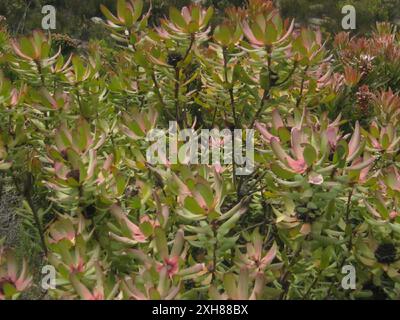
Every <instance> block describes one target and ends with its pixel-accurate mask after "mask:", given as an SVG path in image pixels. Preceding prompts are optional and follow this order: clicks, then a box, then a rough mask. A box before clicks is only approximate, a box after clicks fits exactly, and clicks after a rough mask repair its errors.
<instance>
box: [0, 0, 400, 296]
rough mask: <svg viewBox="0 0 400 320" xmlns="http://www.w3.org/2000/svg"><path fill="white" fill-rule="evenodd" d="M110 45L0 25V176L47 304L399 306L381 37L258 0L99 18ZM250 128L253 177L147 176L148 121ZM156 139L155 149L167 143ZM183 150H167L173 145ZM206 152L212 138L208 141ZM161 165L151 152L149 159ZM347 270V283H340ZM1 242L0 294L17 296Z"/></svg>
mask: <svg viewBox="0 0 400 320" xmlns="http://www.w3.org/2000/svg"><path fill="white" fill-rule="evenodd" d="M101 11H102V13H103V14H104V16H105V19H104V20H103V21H102V22H101V24H102V25H103V26H104V28H106V30H108V32H109V33H110V34H111V38H112V41H113V42H110V43H112V44H113V45H111V46H108V45H107V44H106V43H105V42H103V41H101V42H91V43H90V44H89V46H88V51H87V52H85V53H82V54H78V53H76V52H75V53H72V54H70V53H69V52H64V50H61V49H62V48H59V47H58V46H57V45H54V43H52V40H51V38H50V39H49V38H48V37H47V36H45V35H44V34H43V33H41V32H38V31H36V32H34V33H33V34H32V35H31V36H28V37H20V38H18V39H14V38H11V37H10V35H9V34H8V33H7V30H6V28H5V27H3V28H2V30H1V32H0V42H1V45H2V46H1V48H2V49H1V53H0V54H1V55H0V61H1V64H2V65H1V68H2V73H3V75H2V76H1V78H0V124H1V125H0V170H1V173H2V175H3V179H7V178H9V179H10V180H12V181H13V182H14V184H15V187H16V189H17V190H18V191H19V193H20V195H21V196H22V197H23V198H24V202H23V207H22V208H21V210H20V216H21V217H23V220H24V225H25V227H24V229H25V232H26V233H27V234H28V235H29V236H30V237H31V243H32V248H34V249H33V250H37V251H40V252H42V254H43V256H42V258H43V264H49V265H52V266H54V267H55V269H56V272H57V273H56V275H57V286H56V288H55V289H50V290H48V292H47V294H48V295H49V296H50V297H52V298H62V299H79V298H81V299H342V298H349V299H359V298H376V299H379V298H390V299H395V298H399V296H400V274H399V272H398V270H399V268H400V262H399V252H398V244H399V241H400V225H399V222H400V216H399V213H400V208H399V206H400V202H399V201H400V173H399V164H400V152H399V151H400V136H399V127H398V121H399V119H400V97H399V96H398V95H397V91H398V90H399V77H400V69H399V59H398V57H399V55H400V43H399V39H398V33H397V31H396V30H395V29H394V28H393V27H392V26H391V25H389V24H379V25H378V26H377V29H376V31H375V32H374V34H373V35H372V37H371V38H362V37H357V38H351V37H350V36H349V34H347V33H340V34H338V35H337V36H336V39H335V45H334V46H333V47H334V48H335V49H334V51H332V52H330V51H328V49H327V48H326V47H325V42H324V39H323V38H322V35H321V33H320V32H319V31H313V30H309V29H307V28H303V29H295V28H294V22H293V21H292V20H284V19H282V18H281V17H280V15H279V12H278V11H277V10H276V9H275V8H274V6H273V4H272V2H270V1H265V0H250V1H249V3H248V5H247V6H246V7H242V8H230V9H228V10H227V12H226V15H225V17H224V19H223V20H222V21H221V22H220V24H219V25H218V26H216V28H215V29H214V30H213V31H211V28H210V27H209V22H210V19H212V16H213V11H214V10H213V8H212V7H209V8H202V7H200V6H199V5H191V6H189V7H184V8H182V10H178V9H176V8H174V7H171V8H170V9H169V17H168V18H165V19H162V20H161V21H160V22H159V24H158V25H157V26H156V27H152V26H149V25H148V21H149V19H150V17H151V12H150V11H146V10H144V9H143V2H142V1H141V0H129V1H126V0H118V1H117V6H116V9H115V11H113V10H109V9H107V7H105V6H102V7H101ZM172 120H176V121H177V122H178V124H179V128H180V129H181V130H182V129H184V128H194V129H195V130H200V129H211V128H219V129H224V128H229V129H230V130H232V129H249V128H255V129H256V135H255V148H256V151H255V160H254V161H255V170H254V172H253V173H252V174H251V175H247V176H246V175H244V176H239V175H236V171H235V167H234V166H233V165H224V164H214V165H200V164H182V163H181V164H171V163H168V162H167V163H166V164H165V165H163V164H156V165H154V164H151V163H149V162H148V161H147V160H146V152H147V151H148V150H149V147H150V146H151V142H149V141H148V139H146V135H147V133H149V132H150V130H151V129H153V128H168V125H169V121H172ZM169 138H170V139H171V137H169ZM180 143H181V144H183V142H180ZM215 143H217V144H218V143H219V142H218V141H215ZM160 156H162V155H160ZM346 265H352V266H354V268H355V270H356V275H357V278H356V281H357V283H356V289H355V290H344V289H343V288H342V287H341V285H340V284H341V281H342V277H343V276H344V275H343V274H342V272H341V271H342V267H343V266H346ZM29 269H30V268H29V267H28V266H27V264H26V263H25V262H23V261H19V259H15V258H14V256H13V252H12V250H10V249H5V248H2V249H1V250H0V299H13V298H14V299H15V298H18V297H19V296H20V294H21V293H22V292H23V291H25V290H27V289H28V288H29V287H30V286H32V285H33V283H34V281H33V280H32V278H31V275H32V272H29Z"/></svg>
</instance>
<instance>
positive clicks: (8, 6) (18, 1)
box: [0, 0, 400, 40]
mask: <svg viewBox="0 0 400 320" xmlns="http://www.w3.org/2000/svg"><path fill="white" fill-rule="evenodd" d="M115 2H116V1H115V0H85V1H82V0H1V1H0V15H1V16H4V17H6V21H7V24H8V26H9V30H10V31H11V33H12V34H23V33H29V32H31V31H32V30H34V29H38V28H40V27H41V20H42V17H43V15H42V13H41V8H42V7H43V6H44V5H46V4H49V5H54V6H55V7H56V8H57V30H56V32H57V33H61V34H67V35H69V36H71V37H73V38H75V39H80V40H88V39H93V38H103V37H104V36H105V34H104V30H103V28H101V27H100V26H98V25H96V24H94V23H93V22H92V20H91V18H92V17H96V16H97V17H101V16H102V15H101V12H100V9H99V6H100V4H101V3H103V4H105V5H106V6H107V7H109V8H113V7H114V6H115ZM147 2H148V5H149V3H150V1H147ZM190 2H191V1H189V0H152V4H153V15H152V18H151V22H152V23H154V22H156V21H157V20H158V18H160V17H162V16H163V15H166V14H168V7H169V6H176V7H182V6H184V5H187V4H189V3H190ZM200 2H202V3H203V4H204V5H213V6H214V7H215V8H217V9H218V10H220V11H222V10H224V9H225V8H227V7H229V6H232V5H234V6H238V5H242V4H244V3H245V2H246V1H244V0H203V1H200ZM275 2H276V4H278V6H279V7H280V8H281V10H282V14H283V15H284V16H286V17H294V18H296V21H297V22H298V23H299V24H303V25H305V24H316V25H321V26H322V27H323V28H324V29H325V30H327V31H329V32H337V31H340V27H341V19H342V17H343V15H342V13H341V8H342V7H343V6H344V5H346V4H352V5H354V6H355V8H356V10H357V30H356V32H357V33H366V32H369V31H370V30H372V28H373V27H374V26H375V22H377V21H392V22H395V23H400V0H275ZM218 17H219V15H218V14H216V15H215V19H218Z"/></svg>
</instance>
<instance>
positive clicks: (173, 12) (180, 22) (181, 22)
mask: <svg viewBox="0 0 400 320" xmlns="http://www.w3.org/2000/svg"><path fill="white" fill-rule="evenodd" d="M169 17H170V19H171V20H172V22H173V23H175V24H176V25H177V26H179V27H180V28H182V29H186V28H187V24H186V21H185V19H184V18H183V17H182V15H181V13H180V12H179V10H178V9H176V8H174V7H171V8H170V9H169Z"/></svg>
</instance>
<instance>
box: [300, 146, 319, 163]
mask: <svg viewBox="0 0 400 320" xmlns="http://www.w3.org/2000/svg"><path fill="white" fill-rule="evenodd" d="M303 156H304V160H305V161H306V163H307V165H308V166H309V167H311V166H312V165H313V164H314V162H315V160H317V151H316V150H315V149H314V147H313V146H312V145H310V144H306V145H305V147H304V151H303Z"/></svg>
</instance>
